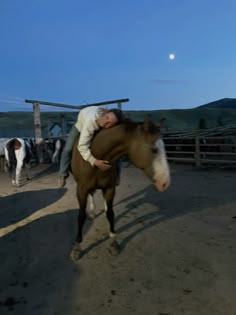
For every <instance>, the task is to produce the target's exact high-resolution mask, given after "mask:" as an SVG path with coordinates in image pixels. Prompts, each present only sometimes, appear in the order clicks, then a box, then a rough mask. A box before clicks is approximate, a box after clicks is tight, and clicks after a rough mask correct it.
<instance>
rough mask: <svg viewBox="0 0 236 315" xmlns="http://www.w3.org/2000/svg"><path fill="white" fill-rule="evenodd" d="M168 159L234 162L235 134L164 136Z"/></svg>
mask: <svg viewBox="0 0 236 315" xmlns="http://www.w3.org/2000/svg"><path fill="white" fill-rule="evenodd" d="M163 140H164V142H165V147H166V153H167V158H168V160H169V161H174V162H180V163H192V164H195V165H196V166H201V165H204V164H213V165H216V164H222V165H224V164H228V165H229V164H231V165H232V164H235V165H236V136H235V135H231V136H218V137H215V136H214V137H203V136H192V137H183V138H182V137H177V136H175V137H172V136H171V137H164V138H163Z"/></svg>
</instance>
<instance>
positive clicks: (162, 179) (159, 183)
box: [152, 139, 170, 192]
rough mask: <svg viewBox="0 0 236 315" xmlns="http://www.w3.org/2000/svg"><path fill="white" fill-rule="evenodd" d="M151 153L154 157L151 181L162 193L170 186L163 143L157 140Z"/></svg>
mask: <svg viewBox="0 0 236 315" xmlns="http://www.w3.org/2000/svg"><path fill="white" fill-rule="evenodd" d="M153 152H154V154H155V157H154V159H153V164H152V166H153V172H154V176H153V180H154V185H155V187H156V188H157V189H158V190H159V191H161V192H162V191H164V190H166V189H167V188H168V186H169V185H170V169H169V165H168V162H167V158H166V152H165V146H164V142H163V140H161V139H158V140H157V141H156V142H155V144H154V146H153Z"/></svg>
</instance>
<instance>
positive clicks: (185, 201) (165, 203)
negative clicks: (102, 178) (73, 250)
mask: <svg viewBox="0 0 236 315" xmlns="http://www.w3.org/2000/svg"><path fill="white" fill-rule="evenodd" d="M201 176H202V177H204V176H206V175H205V174H204V172H202V174H201ZM224 176H225V177H227V176H228V175H227V174H225V175H224ZM194 177H195V174H194V172H193V173H192V175H191V173H190V174H187V176H186V178H185V182H184V181H183V178H182V176H181V175H179V174H174V176H173V180H172V182H173V184H172V186H170V187H169V188H168V190H167V191H166V192H164V193H158V192H156V190H155V189H154V187H153V185H148V186H147V187H145V188H144V189H142V190H140V191H138V192H136V193H134V194H132V195H130V196H128V197H126V198H124V199H118V200H117V202H115V203H114V212H116V209H117V210H119V209H122V206H123V207H124V210H121V211H119V213H118V215H117V216H116V217H115V227H117V228H116V232H117V236H118V239H119V244H120V251H123V250H124V249H125V247H126V246H127V244H128V243H129V242H130V241H131V240H132V239H134V238H135V237H136V236H137V235H139V234H140V233H143V232H144V231H146V230H148V229H150V228H151V227H153V226H155V225H157V224H160V223H161V222H163V221H167V220H172V219H174V218H176V217H180V216H184V215H188V214H191V213H200V212H203V215H204V210H205V209H208V208H209V207H212V208H217V207H219V206H223V205H225V204H226V203H228V202H234V201H235V200H236V196H234V195H233V194H230V195H227V194H225V195H222V190H221V185H219V183H217V182H214V181H213V182H212V183H211V185H213V187H212V189H213V190H214V191H215V194H214V195H212V194H211V196H209V195H208V193H207V190H204V189H200V188H201V187H199V179H197V178H196V181H195V180H194ZM200 182H201V178H200ZM227 185H229V186H230V185H231V184H230V182H227V180H226V182H225V189H226V191H227ZM190 186H191V191H190V192H189V193H188V196H186V187H190ZM229 190H230V189H229ZM231 190H232V189H231ZM102 212H103V211H101V212H100V213H99V214H98V215H101V213H102ZM127 221H128V222H127ZM108 239H109V237H108V236H104V237H103V238H101V239H99V240H97V241H96V242H93V243H92V244H91V245H89V246H88V247H87V248H86V249H85V250H84V252H83V255H85V254H87V253H88V252H89V251H90V250H92V249H93V248H95V247H97V246H99V245H100V244H101V243H103V242H106V241H107V240H108Z"/></svg>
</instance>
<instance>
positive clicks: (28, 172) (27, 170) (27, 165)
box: [25, 162, 31, 180]
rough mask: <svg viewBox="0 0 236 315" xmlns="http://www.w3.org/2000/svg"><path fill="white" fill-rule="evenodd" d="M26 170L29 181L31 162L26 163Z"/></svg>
mask: <svg viewBox="0 0 236 315" xmlns="http://www.w3.org/2000/svg"><path fill="white" fill-rule="evenodd" d="M25 168H26V177H27V179H28V180H29V179H31V165H30V162H28V163H25Z"/></svg>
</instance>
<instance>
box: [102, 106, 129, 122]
mask: <svg viewBox="0 0 236 315" xmlns="http://www.w3.org/2000/svg"><path fill="white" fill-rule="evenodd" d="M107 113H113V114H114V115H115V116H116V119H117V124H120V123H122V121H124V118H125V117H124V114H123V112H122V110H120V109H119V108H111V109H108V110H107V111H106V114H107Z"/></svg>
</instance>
